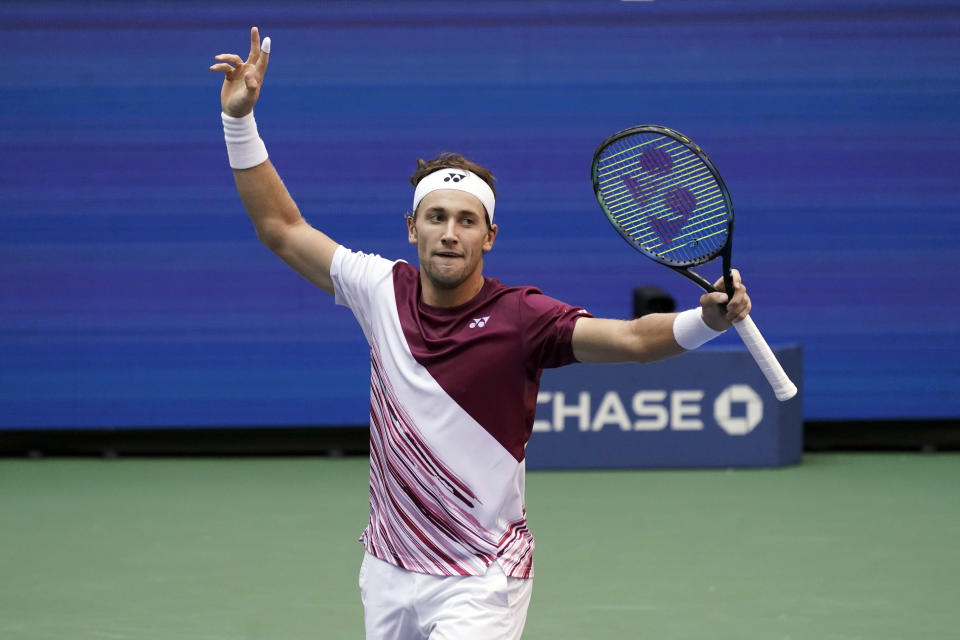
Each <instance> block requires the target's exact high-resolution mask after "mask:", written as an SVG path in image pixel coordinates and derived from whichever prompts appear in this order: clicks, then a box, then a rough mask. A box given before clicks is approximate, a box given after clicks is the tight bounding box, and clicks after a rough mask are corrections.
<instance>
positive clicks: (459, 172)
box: [413, 169, 495, 224]
mask: <svg viewBox="0 0 960 640" xmlns="http://www.w3.org/2000/svg"><path fill="white" fill-rule="evenodd" d="M439 189H456V190H457V191H466V192H467V193H469V194H471V195H473V196H476V198H477V200H479V201H480V202H481V203H483V207H484V208H485V209H486V210H487V215H488V216H490V224H493V205H494V203H495V198H494V197H493V189H491V188H490V185H488V184H487V183H486V181H485V180H484V179H483V178H481V177H480V176H478V175H477V174H475V173H473V172H472V171H467V170H466V169H439V170H437V171H434V172H433V173H430V174H427V175H426V176H424V178H423V179H422V180H420V182H418V183H417V189H416V191H414V193H413V210H414V211H416V210H417V205H418V204H420V201H421V200H423V199H424V197H426V195H427V194H428V193H431V192H433V191H437V190H439Z"/></svg>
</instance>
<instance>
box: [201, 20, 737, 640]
mask: <svg viewBox="0 0 960 640" xmlns="http://www.w3.org/2000/svg"><path fill="white" fill-rule="evenodd" d="M269 53H270V39H269V38H266V39H264V41H263V43H262V44H261V42H260V36H259V33H258V31H257V29H256V28H253V29H252V30H251V32H250V53H249V56H248V57H247V59H246V60H243V59H242V58H240V56H238V55H234V54H221V55H218V56H216V58H215V59H216V61H217V62H216V63H215V64H214V65H213V66H211V67H210V69H211V70H213V71H217V72H222V73H223V74H224V76H225V78H224V82H223V88H222V90H221V106H222V110H223V113H222V120H223V127H224V133H225V138H226V143H227V154H228V157H229V161H230V166H231V167H232V168H233V170H234V178H235V179H236V184H237V189H238V191H239V193H240V198H241V200H242V201H243V204H244V206H245V207H246V210H247V213H248V214H249V215H250V218H251V219H252V220H253V224H254V227H255V228H256V231H257V235H258V237H259V238H260V240H261V242H263V244H264V245H266V246H267V247H268V248H270V249H271V250H272V251H273V252H275V253H276V254H277V255H278V256H279V257H280V258H282V259H283V260H284V261H285V262H286V263H287V264H289V265H290V266H291V267H293V269H294V270H296V271H297V272H298V273H299V274H300V275H302V276H303V277H304V278H306V279H307V280H309V281H310V282H312V283H313V284H315V285H316V286H317V287H319V288H320V289H322V290H323V291H326V292H327V293H330V294H333V295H334V297H335V301H336V303H337V304H341V305H345V306H347V307H349V308H350V309H351V310H352V311H353V313H354V315H355V316H356V318H357V321H358V322H359V323H360V326H361V327H362V328H363V332H364V335H365V336H366V338H367V341H368V342H369V344H370V362H371V373H370V521H369V524H368V526H367V528H366V530H365V531H364V532H363V535H362V536H361V541H362V542H363V544H364V547H365V548H366V552H365V554H364V558H363V562H362V564H361V567H360V592H361V597H362V600H363V605H364V622H365V627H366V634H367V638H370V639H374V638H376V639H389V640H398V639H404V640H405V639H426V638H430V639H432V640H441V639H454V638H455V639H458V640H464V639H468V640H469V639H476V640H494V639H513V638H519V637H520V635H521V632H522V631H523V626H524V622H525V621H526V615H527V607H528V605H529V602H530V594H531V589H532V582H533V580H532V578H533V549H534V542H533V536H532V535H531V534H530V531H529V530H528V529H527V526H526V517H525V515H526V511H525V508H524V447H525V445H526V442H527V439H528V438H529V436H530V432H531V429H532V425H533V420H534V414H535V410H536V397H537V389H538V386H539V381H540V374H541V371H542V370H543V369H544V368H545V367H558V366H562V365H566V364H571V363H574V362H578V361H579V362H622V361H636V362H649V361H653V360H659V359H662V358H667V357H670V356H674V355H677V354H680V353H683V352H684V351H686V350H688V349H693V348H696V347H697V346H699V345H700V344H702V343H704V342H706V341H707V340H710V339H711V338H713V337H715V336H717V335H719V334H720V333H721V332H722V331H725V330H726V329H727V328H729V327H730V325H731V323H732V322H735V321H738V320H740V319H742V318H743V317H745V316H746V315H747V314H748V313H749V311H750V300H749V298H748V296H747V294H746V290H745V288H744V286H743V284H742V283H741V281H740V276H739V274H736V273H735V274H734V281H735V291H734V294H733V296H732V297H731V298H730V299H729V301H728V297H727V295H726V294H725V293H711V294H706V295H704V296H702V297H701V299H700V306H699V307H697V308H694V309H691V310H688V311H684V312H682V313H679V314H672V313H671V314H652V315H648V316H644V317H642V318H639V319H636V320H631V321H623V320H612V319H601V318H594V317H592V316H591V315H590V314H589V313H587V311H586V310H584V309H583V308H582V307H576V306H571V305H568V304H565V303H563V302H560V301H558V300H554V299H553V298H549V297H547V296H545V295H543V294H542V293H541V292H540V291H539V290H537V289H535V288H533V287H511V286H505V285H503V284H500V283H499V282H498V281H497V280H494V279H491V278H487V277H484V275H483V257H484V254H486V253H487V252H488V251H490V250H491V249H492V248H493V245H494V241H495V240H496V237H497V225H496V223H495V222H494V219H495V218H494V211H495V209H496V191H495V188H494V181H493V176H492V175H491V173H490V171H488V170H487V169H484V168H483V167H480V166H479V165H477V164H474V163H473V162H471V161H469V160H467V159H466V158H464V157H462V156H460V155H456V154H443V155H441V156H438V157H437V158H435V159H433V160H431V161H429V162H424V161H422V160H421V161H419V162H418V167H417V170H416V172H415V173H414V175H413V176H412V177H411V182H412V183H413V185H414V193H413V198H412V205H411V213H410V215H409V216H408V217H407V238H408V240H409V242H410V243H411V244H414V245H416V248H417V257H418V261H419V269H418V268H416V267H414V266H412V265H410V264H407V263H406V262H403V261H393V260H387V259H384V258H381V257H380V256H377V255H370V254H365V253H361V252H357V251H351V250H350V249H347V248H346V247H344V246H341V245H339V244H337V243H336V242H335V241H333V240H332V239H330V238H329V237H328V236H326V235H325V234H324V233H323V232H321V231H319V230H317V229H316V228H314V227H312V226H311V225H310V224H308V223H307V222H306V221H305V220H304V219H303V217H302V216H301V215H300V211H299V210H298V208H297V205H296V204H295V203H294V201H293V199H292V198H291V197H290V195H289V193H288V192H287V190H286V188H285V187H284V185H283V182H282V181H281V180H280V177H279V176H278V174H277V172H276V170H275V169H274V167H273V165H272V164H271V163H270V161H269V160H268V157H267V151H266V147H265V145H264V143H263V141H262V140H261V139H260V136H259V134H258V133H257V127H256V123H255V121H254V117H253V107H254V104H255V103H256V102H257V99H258V98H259V94H260V89H261V87H262V86H263V79H264V74H265V72H266V70H267V63H268V61H269V57H270V56H269ZM722 286H723V281H722V279H721V280H718V281H717V287H718V288H722ZM725 303H726V307H724V306H723V305H724V304H725Z"/></svg>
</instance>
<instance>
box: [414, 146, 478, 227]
mask: <svg viewBox="0 0 960 640" xmlns="http://www.w3.org/2000/svg"><path fill="white" fill-rule="evenodd" d="M447 168H449V169H464V170H466V171H470V172H473V173H475V174H477V176H478V177H480V178H481V179H482V180H483V181H484V182H486V183H487V184H488V185H489V186H490V190H491V191H493V197H494V198H496V197H497V187H496V186H494V184H493V183H494V181H495V180H496V178H494V177H493V172H491V171H490V169H487V168H486V167H481V166H480V165H478V164H477V163H476V162H473V161H471V160H468V159H467V158H465V157H464V156H462V155H460V154H459V153H451V152H449V151H444V152H443V153H441V154H439V155H438V156H436V157H435V158H433V159H432V160H424V159H423V158H417V170H416V171H414V172H413V175H412V176H410V184H412V185H413V187H414V188H416V187H417V185H418V184H420V181H421V180H423V179H424V178H425V177H427V176H428V175H430V174H431V173H433V172H434V171H437V170H438V169H447ZM416 213H417V212H416V211H414V212H413V213H412V214H411V215H415V214H416ZM486 218H487V226H490V212H489V211H488V212H486Z"/></svg>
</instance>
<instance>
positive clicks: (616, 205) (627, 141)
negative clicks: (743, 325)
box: [595, 134, 730, 263]
mask: <svg viewBox="0 0 960 640" xmlns="http://www.w3.org/2000/svg"><path fill="white" fill-rule="evenodd" d="M595 176H596V184H597V189H598V195H599V196H600V197H601V199H602V201H603V203H604V205H605V207H606V209H607V214H608V216H610V217H611V219H612V220H613V221H614V222H615V223H616V224H617V225H618V226H619V227H620V228H621V229H622V231H623V232H624V233H625V234H628V235H629V236H630V237H631V238H632V239H633V242H634V243H635V244H637V245H638V246H640V248H642V249H643V250H644V251H647V252H650V253H652V254H655V255H658V256H661V257H664V258H665V259H669V260H671V261H674V262H677V263H681V262H686V263H694V262H699V261H701V260H703V259H706V258H709V257H711V256H713V255H715V252H716V251H718V250H719V249H720V248H721V247H722V246H723V245H724V244H725V243H726V236H727V234H728V233H729V231H728V220H729V217H730V211H729V208H728V205H727V200H726V198H725V196H724V192H723V190H722V189H721V188H720V186H719V184H718V183H717V180H716V178H715V177H714V175H713V173H712V172H711V171H710V170H709V168H708V167H707V166H706V164H705V163H704V162H703V161H702V160H701V158H700V157H699V156H698V155H697V154H696V153H694V152H693V151H692V150H690V149H689V148H688V147H687V146H685V145H683V144H681V143H679V142H678V141H676V140H674V139H672V138H669V137H667V136H663V135H660V134H635V135H631V136H627V137H625V138H622V139H620V140H618V141H617V142H615V143H614V144H612V145H611V146H610V147H608V148H607V149H605V150H604V152H603V153H602V154H601V155H600V157H599V159H598V162H597V167H596V173H595Z"/></svg>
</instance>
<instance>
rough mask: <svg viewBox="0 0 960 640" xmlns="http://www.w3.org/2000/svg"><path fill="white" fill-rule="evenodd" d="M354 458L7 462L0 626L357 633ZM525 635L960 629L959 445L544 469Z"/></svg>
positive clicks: (2, 466)
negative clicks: (769, 466)
mask: <svg viewBox="0 0 960 640" xmlns="http://www.w3.org/2000/svg"><path fill="white" fill-rule="evenodd" d="M366 471H367V461H366V460H365V459H344V460H333V459H321V458H312V459H296V458H295V459H225V460H210V459H200V460H188V459H184V460H178V459H174V460H170V459H157V460H113V461H101V460H60V459H53V460H39V461H26V460H23V461H20V460H14V461H11V460H6V461H0V638H3V639H4V640H40V639H44V640H46V639H66V638H69V639H70V640H104V639H117V640H119V639H127V638H129V639H138V640H168V639H169V640H174V639H176V640H220V639H227V638H230V639H245V638H269V639H271V640H280V639H301V638H302V639H306V638H324V639H328V638H329V639H334V638H361V637H362V635H363V634H362V610H361V606H360V602H359V595H358V591H357V587H356V576H357V570H358V568H359V563H360V557H361V555H362V548H361V546H360V545H359V544H358V543H357V542H356V538H357V536H358V535H359V534H360V531H361V530H362V529H363V526H364V525H365V520H366V509H367V506H366V492H367V486H366ZM527 507H528V511H529V517H530V525H531V528H532V529H533V532H534V534H535V535H536V537H537V552H536V571H537V582H536V586H535V588H534V595H533V603H532V605H531V608H530V616H529V619H528V622H527V632H526V634H525V635H524V637H525V638H527V639H546V638H550V639H557V638H578V639H581V638H591V639H592V638H651V639H654V638H655V639H657V640H661V639H681V638H705V639H711V640H718V639H727V638H729V639H731V640H732V639H736V640H745V639H752V638H757V639H765V640H771V639H776V640H786V639H791V640H799V639H806V638H810V639H817V640H848V639H849V640H853V639H863V640H883V639H890V640H894V639H895V640H904V639H912V638H924V639H928V638H944V639H946V638H951V639H952V638H957V637H960V543H958V541H960V456H957V455H928V456H921V455H867V454H856V455H808V456H806V458H805V461H804V464H803V465H802V466H800V467H796V468H789V469H783V470H757V471H739V470H738V471H693V472H681V471H640V472H579V473H578V472H563V473H560V472H536V473H530V474H528V483H527Z"/></svg>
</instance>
